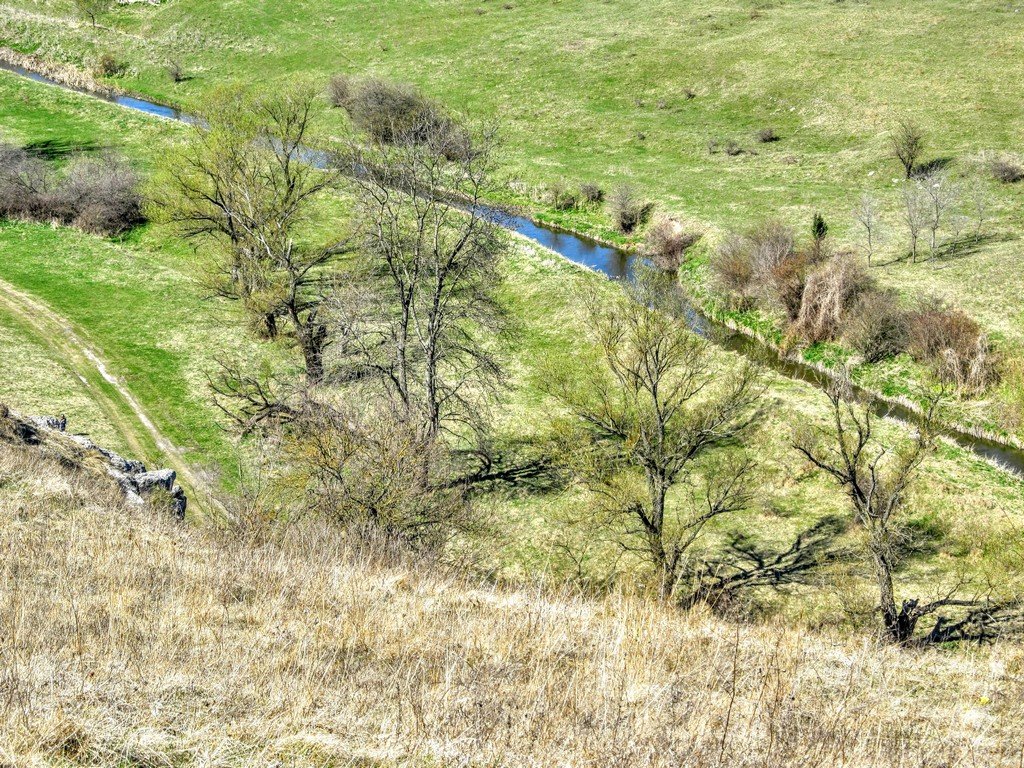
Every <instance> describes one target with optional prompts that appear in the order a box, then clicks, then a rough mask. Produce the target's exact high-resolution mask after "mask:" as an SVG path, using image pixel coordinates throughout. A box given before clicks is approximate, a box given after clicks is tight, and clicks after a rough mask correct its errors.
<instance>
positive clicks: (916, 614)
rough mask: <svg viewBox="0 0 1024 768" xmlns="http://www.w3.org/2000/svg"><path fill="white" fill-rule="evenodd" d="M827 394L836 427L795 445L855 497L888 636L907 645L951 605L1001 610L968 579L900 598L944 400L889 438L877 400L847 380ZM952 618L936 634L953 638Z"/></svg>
mask: <svg viewBox="0 0 1024 768" xmlns="http://www.w3.org/2000/svg"><path fill="white" fill-rule="evenodd" d="M827 396H828V400H829V405H830V411H831V423H830V425H829V426H828V427H806V428H801V429H798V430H796V432H795V436H794V443H793V446H794V448H795V449H796V450H797V451H799V452H800V454H802V455H803V456H804V457H805V458H806V459H807V460H808V461H809V462H811V463H812V464H813V465H814V466H816V467H818V468H819V469H821V470H823V471H825V472H827V473H828V474H829V475H831V476H832V477H833V478H834V479H835V481H836V482H837V483H838V484H839V485H840V487H841V488H842V489H843V491H844V493H845V494H846V497H847V499H848V501H849V503H850V508H851V511H852V512H853V521H854V522H855V523H856V524H857V525H858V526H860V527H861V528H862V529H863V531H864V535H865V546H866V550H867V554H868V556H869V558H870V561H871V565H872V569H873V571H874V575H875V581H876V584H877V588H878V607H879V611H880V613H881V616H882V629H883V633H884V635H885V638H886V639H887V640H889V641H890V642H893V643H898V644H905V643H907V642H909V641H910V640H911V639H912V638H913V637H914V632H915V629H916V628H917V625H918V622H919V621H920V620H921V619H922V618H924V617H925V616H929V615H934V614H937V613H939V612H940V611H942V610H943V609H947V608H955V609H967V614H968V615H971V616H976V615H977V614H978V612H979V611H984V610H988V611H989V613H990V614H992V615H993V616H994V615H996V614H1000V613H1001V612H1002V611H1003V606H997V604H996V603H995V602H993V601H992V600H991V599H990V598H989V596H988V595H987V594H985V595H981V594H977V593H976V594H971V595H969V596H967V597H965V596H964V595H963V590H964V588H965V587H966V586H967V585H966V584H965V582H964V581H963V580H958V582H957V584H956V585H955V586H954V587H953V588H952V589H948V590H946V591H945V592H943V593H942V596H941V597H938V598H936V599H934V600H931V601H928V602H922V601H921V600H919V599H917V598H902V599H900V598H899V597H898V595H897V590H896V586H895V579H896V574H897V568H898V565H899V549H900V546H899V544H900V541H901V540H902V538H903V525H904V521H905V519H906V517H907V515H908V512H909V509H908V503H907V501H908V492H909V490H910V488H911V486H912V485H913V484H914V482H915V481H916V480H917V479H918V476H919V474H920V468H921V464H922V462H923V461H924V460H925V458H927V457H928V456H929V455H931V454H932V452H933V451H934V449H935V418H936V410H937V407H938V403H939V399H938V398H937V397H932V398H930V399H929V400H928V402H927V403H926V406H925V409H924V411H923V413H922V415H921V416H920V418H919V420H918V423H917V425H916V427H915V429H914V431H913V433H912V435H911V436H910V437H909V438H908V439H905V440H903V441H902V442H897V443H890V444H885V443H883V442H882V441H881V440H880V439H879V436H878V434H877V429H876V426H877V425H876V423H875V418H874V416H873V414H872V412H871V407H870V405H866V404H861V403H859V402H858V401H857V399H856V396H855V394H854V392H853V389H852V385H851V383H850V381H849V379H848V378H845V377H844V378H841V379H840V380H838V381H836V382H835V383H834V384H833V386H831V387H830V388H829V389H828V391H827ZM985 591H986V592H987V590H985ZM961 618H966V616H965V617H961ZM949 621H950V619H949V617H947V616H939V618H938V619H937V621H936V625H935V630H933V632H932V634H933V635H934V636H936V637H939V636H942V638H943V639H949V635H946V634H945V633H944V631H943V628H944V627H947V626H948V622H949ZM968 623H969V622H968Z"/></svg>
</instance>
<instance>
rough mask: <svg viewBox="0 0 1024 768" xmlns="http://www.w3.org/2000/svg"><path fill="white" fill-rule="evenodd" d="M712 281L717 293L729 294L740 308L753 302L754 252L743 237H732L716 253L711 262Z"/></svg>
mask: <svg viewBox="0 0 1024 768" xmlns="http://www.w3.org/2000/svg"><path fill="white" fill-rule="evenodd" d="M710 267H711V276H712V281H713V283H714V285H715V288H716V290H717V291H719V292H721V293H725V294H727V295H728V296H729V297H730V298H731V299H733V301H734V303H735V304H736V305H738V307H739V308H741V309H745V308H747V307H749V306H750V304H751V303H752V302H753V296H752V294H751V292H750V288H751V285H752V283H753V279H754V275H755V272H756V270H755V269H754V252H753V250H752V249H751V248H750V244H749V242H748V241H747V239H746V238H744V237H743V236H742V235H730V236H729V238H728V239H727V240H726V241H725V242H724V243H723V244H722V245H721V246H720V247H719V248H718V250H717V251H715V253H714V255H713V256H712V258H711V262H710Z"/></svg>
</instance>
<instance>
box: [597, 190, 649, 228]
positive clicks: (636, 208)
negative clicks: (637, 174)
mask: <svg viewBox="0 0 1024 768" xmlns="http://www.w3.org/2000/svg"><path fill="white" fill-rule="evenodd" d="M652 207H653V206H652V205H651V204H650V203H647V202H644V201H643V200H641V199H640V197H639V196H638V195H637V193H636V190H635V189H633V187H632V186H630V185H629V184H620V185H619V186H617V187H615V189H613V190H612V193H611V195H610V196H609V198H608V213H609V214H610V215H611V217H612V222H613V223H614V225H615V228H616V229H618V230H619V231H620V232H622V233H624V234H627V235H628V234H629V233H630V232H632V231H633V230H635V229H636V228H637V227H639V226H640V225H641V224H643V223H644V222H645V221H646V220H647V217H648V216H650V213H651V209H652Z"/></svg>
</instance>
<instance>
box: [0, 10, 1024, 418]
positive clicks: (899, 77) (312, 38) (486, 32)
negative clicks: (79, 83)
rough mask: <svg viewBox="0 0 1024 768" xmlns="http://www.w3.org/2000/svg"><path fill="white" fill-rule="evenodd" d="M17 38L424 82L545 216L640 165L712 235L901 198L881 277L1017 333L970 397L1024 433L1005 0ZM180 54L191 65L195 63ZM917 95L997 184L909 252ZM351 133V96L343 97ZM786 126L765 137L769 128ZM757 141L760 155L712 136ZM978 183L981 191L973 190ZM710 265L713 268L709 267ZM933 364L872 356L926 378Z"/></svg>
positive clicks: (79, 52) (89, 53)
mask: <svg viewBox="0 0 1024 768" xmlns="http://www.w3.org/2000/svg"><path fill="white" fill-rule="evenodd" d="M2 7H3V8H4V9H5V10H6V11H7V15H6V17H5V18H4V19H0V44H6V45H8V46H11V47H13V48H15V49H16V50H19V51H23V52H31V53H35V54H37V55H40V56H43V57H45V58H49V59H54V60H59V61H63V62H67V63H70V64H72V65H74V66H76V67H79V68H82V69H86V70H89V69H91V68H92V67H93V66H94V64H95V63H96V61H97V60H98V59H99V57H100V56H101V55H103V54H107V53H109V54H112V55H113V56H114V57H115V58H116V59H117V60H118V61H119V62H120V63H121V64H123V65H124V72H123V74H121V75H118V76H115V77H112V78H108V80H109V82H111V83H113V84H115V85H118V86H120V87H123V88H127V89H129V90H132V91H138V92H141V93H143V94H146V95H148V96H151V97H153V98H155V99H158V100H162V101H168V102H172V103H175V104H180V105H183V106H185V107H189V106H195V105H197V104H199V103H201V102H202V101H203V99H204V98H205V97H206V96H208V95H209V94H210V93H211V92H212V91H213V90H214V89H215V88H216V87H218V86H219V85H221V84H223V83H224V82H227V81H232V80H236V81H243V82H252V81H253V80H254V79H258V80H259V82H261V83H264V84H268V85H272V86H273V85H276V86H280V87H286V86H287V83H289V82H291V81H294V80H295V79H297V78H298V79H314V80H319V81H321V82H324V81H326V78H327V77H328V76H329V75H330V74H332V73H335V72H345V73H349V74H354V75H357V76H364V75H380V76H384V77H388V78H393V79H398V80H407V81H412V82H415V83H417V84H418V85H420V86H421V87H422V88H423V89H424V90H425V91H427V92H428V93H429V94H430V95H432V96H434V97H437V98H439V99H441V100H443V101H445V102H446V103H448V104H451V105H453V106H454V107H456V108H457V109H460V110H463V111H465V112H466V113H468V114H470V115H473V116H476V117H478V118H486V119H494V120H497V121H499V122H500V123H501V124H502V126H503V135H504V139H505V151H504V158H503V172H504V174H505V175H506V176H507V177H508V180H509V181H510V187H509V191H508V196H509V198H510V199H512V200H515V201H517V202H521V203H525V204H526V205H528V206H529V207H530V208H531V209H533V210H534V212H535V213H537V214H538V215H539V216H540V217H542V218H548V219H551V220H554V221H557V222H559V223H562V224H565V225H568V226H570V227H574V228H579V229H584V230H587V231H590V232H593V233H596V234H599V235H602V236H605V237H609V238H612V239H621V238H620V237H619V236H617V235H616V234H615V233H614V232H612V231H611V229H610V222H609V219H608V217H607V216H606V215H605V214H604V213H603V211H601V210H600V208H589V209H586V210H582V211H571V212H558V211H554V210H553V209H551V208H550V207H549V202H548V199H547V196H546V190H548V189H549V188H550V187H551V186H552V185H555V184H557V183H559V182H562V181H564V182H567V183H568V184H569V185H578V184H579V183H582V182H596V183H599V184H601V185H602V186H604V187H605V188H606V189H607V188H609V187H610V186H612V185H613V184H616V183H620V182H623V181H628V182H631V183H633V184H634V185H636V187H637V188H638V189H640V190H641V191H642V193H643V194H644V195H646V196H648V197H649V198H650V199H652V200H655V201H657V203H658V205H659V208H660V210H662V211H664V212H668V213H672V214H674V215H678V216H681V217H683V218H685V219H689V220H694V221H698V222H700V223H701V225H702V226H704V227H705V228H707V229H708V230H709V237H708V242H709V243H710V244H712V245H713V244H714V243H716V242H717V241H718V240H719V238H720V237H721V236H722V234H723V232H724V231H725V230H727V229H730V228H742V227H745V226H748V225H750V224H751V223H753V222H755V221H758V220H760V219H762V218H765V217H769V216H778V217H781V218H782V219H784V220H785V221H787V222H788V223H790V224H792V225H794V226H796V227H797V228H798V229H799V230H800V231H804V230H805V229H806V228H807V226H808V222H809V220H810V216H811V214H812V212H814V211H820V212H822V213H823V214H824V215H825V216H826V218H827V219H828V220H829V222H830V223H831V226H832V232H833V234H834V236H836V237H837V239H838V241H839V242H841V243H842V244H843V245H844V246H850V247H856V246H858V245H859V242H860V236H859V233H858V232H857V231H856V229H855V225H854V222H853V217H852V209H853V207H854V205H855V201H856V200H857V199H858V197H859V196H860V195H861V193H862V192H865V191H871V192H873V193H874V194H876V195H877V196H878V197H879V199H880V200H881V203H882V207H883V221H884V231H883V233H882V235H883V238H884V240H883V243H884V244H883V249H882V251H883V252H882V254H881V257H880V259H879V261H880V262H891V263H889V264H888V265H887V266H885V267H884V268H879V269H876V270H874V272H875V273H876V274H877V276H878V277H879V279H880V280H881V282H883V283H884V284H886V285H889V286H892V287H894V288H896V289H897V290H899V291H900V292H901V293H902V294H903V295H904V296H905V297H907V298H908V299H910V298H913V297H918V296H922V295H928V294H935V295H939V296H943V297H945V298H947V299H950V300H951V301H953V303H954V304H957V305H959V306H962V307H963V308H964V309H966V310H967V311H968V312H969V313H970V314H971V315H972V316H974V317H976V318H977V319H978V320H979V321H980V322H981V323H982V325H983V327H984V328H985V330H986V331H988V332H989V333H990V334H991V336H992V338H993V339H994V341H995V343H996V345H997V348H998V350H999V351H1000V352H1001V354H1002V355H1003V358H1004V360H1005V361H1006V364H1005V365H1004V373H1006V375H1007V380H1006V383H1005V384H1004V385H1002V387H1001V388H999V389H996V390H994V391H993V392H992V393H991V394H990V396H988V397H987V398H985V399H984V400H983V401H981V402H980V403H977V404H976V406H975V407H970V408H966V409H964V410H963V411H962V412H961V413H958V414H957V417H958V418H959V419H961V420H963V421H965V422H967V423H970V424H973V425H977V426H981V427H984V428H987V429H992V430H994V431H997V432H998V431H1007V432H1009V433H1011V434H1014V435H1016V436H1018V437H1020V436H1021V435H1022V430H1024V403H1022V402H1021V398H1020V396H1019V392H1018V390H1019V388H1020V385H1021V381H1022V377H1024V374H1022V373H1021V371H1022V363H1021V361H1022V360H1024V331H1022V330H1021V329H1022V328H1024V323H1022V322H1021V320H1022V314H1021V313H1022V311H1024V310H1022V308H1021V306H1020V302H1019V296H1020V295H1021V294H1022V292H1024V282H1022V278H1021V273H1020V270H1018V269H1016V267H1015V265H1016V263H1017V261H1018V260H1019V259H1018V256H1019V253H1020V244H1019V240H1018V238H1019V233H1020V232H1021V231H1022V228H1024V204H1022V203H1024V185H1021V184H1017V185H1005V184H998V183H996V182H995V181H993V180H992V179H991V178H989V176H988V172H987V166H986V163H987V162H988V159H990V158H991V157H994V156H995V155H996V154H999V153H1004V152H1010V153H1014V152H1018V153H1019V152H1020V151H1022V146H1024V115H1022V111H1021V105H1020V100H1019V96H1018V94H1017V90H1016V88H1015V87H1014V85H1013V84H1014V83H1015V82H1016V81H1018V80H1019V79H1020V76H1021V75H1024V72H1022V70H1024V65H1022V64H1021V61H1024V55H1022V54H1024V50H1022V48H1024V43H1022V42H1021V41H1022V40H1024V17H1022V15H1021V14H1020V13H1017V12H1016V10H1017V9H1015V8H1014V7H1013V6H1012V5H1007V4H1005V3H1001V2H995V1H994V0H993V1H991V2H971V3H961V2H954V1H953V0H942V1H940V2H933V3H928V4H926V5H921V4H909V3H904V2H898V1H897V0H872V1H871V2H860V3H838V4H837V3H831V4H830V3H819V2H813V1H812V0H792V1H790V2H779V3H766V2H760V0H758V1H756V2H735V3H714V2H705V1H703V0H702V1H701V2H681V1H680V0H659V2H653V3H652V2H639V0H628V1H627V2H615V3H600V4H594V3H588V2H583V1H582V0H563V1H562V2H557V3H552V2H548V1H547V0H520V1H519V2H512V3H499V2H497V0H483V2H473V1H471V0H456V1H450V0H449V1H445V2H442V1H440V0H418V1H417V2H398V1H394V2H392V1H388V2H383V3H380V2H351V1H348V0H333V2H328V3H324V2H317V3H312V2H309V1H308V0H287V1H286V2H279V3H273V4H268V3H229V4H223V3H221V4H210V3H204V2H200V1H199V0H178V1H177V2H171V3H162V4H159V5H149V4H142V3H140V4H132V5H129V6H120V5H119V6H116V7H115V9H114V10H112V11H111V12H109V13H107V14H106V15H104V16H103V18H102V19H101V24H100V26H99V27H95V28H94V27H92V26H90V25H89V24H88V23H87V22H85V21H83V20H82V19H79V18H78V17H77V16H76V15H75V11H74V5H73V4H72V3H70V2H67V1H66V0H7V2H6V3H5V4H4V5H3V6H2ZM169 62H177V63H178V64H180V66H181V67H182V69H183V71H184V73H185V75H187V79H186V80H184V81H183V82H179V83H173V82H172V81H171V79H170V78H169V77H168V75H167V72H166V67H167V65H168V63H169ZM901 115H906V116H910V117H912V118H914V119H915V120H917V121H918V122H919V123H920V124H921V125H922V126H923V127H924V128H925V129H926V131H927V134H928V151H927V153H926V159H929V160H941V161H950V162H951V168H952V169H953V171H954V172H955V173H957V174H962V175H964V176H965V177H966V178H968V179H969V180H970V184H971V186H972V187H973V188H975V189H977V190H979V193H980V194H982V195H984V196H985V197H986V199H987V201H988V202H987V206H988V208H989V219H990V220H989V222H988V223H987V225H986V232H987V236H986V238H985V239H984V240H983V242H982V244H981V245H980V247H977V248H973V249H971V250H970V251H969V252H967V253H964V254H961V255H959V256H956V257H949V258H942V259H940V260H938V261H934V262H931V263H927V264H915V265H912V264H909V263H907V262H905V261H903V262H893V261H892V260H893V259H895V258H896V257H898V256H899V255H901V254H902V253H903V252H904V249H905V247H906V242H905V241H906V234H905V232H904V231H903V229H904V226H903V225H902V224H901V223H900V221H899V209H900V197H899V192H898V190H897V188H896V186H895V184H894V182H896V181H898V179H899V176H900V169H899V168H898V166H897V164H896V163H895V161H894V160H892V159H891V158H890V157H889V156H888V155H889V145H888V136H887V132H888V129H889V128H890V127H891V126H892V123H893V121H894V120H895V119H896V118H897V117H898V116H901ZM329 121H330V122H332V123H333V125H334V126H335V129H336V130H337V132H338V133H339V134H340V133H341V132H343V131H344V130H345V126H344V118H343V116H342V114H341V111H340V110H334V111H333V112H331V114H330V116H329ZM763 128H772V129H774V130H775V131H776V133H777V134H778V136H779V137H780V140H779V141H776V142H772V143H759V142H758V141H757V140H756V138H755V136H756V134H757V132H758V131H759V130H760V129H763ZM712 141H713V142H717V143H718V146H719V147H721V146H724V145H725V144H727V143H728V142H730V141H733V142H736V144H737V146H738V147H739V149H740V150H742V151H741V152H740V153H739V154H737V155H735V156H732V155H730V154H728V153H725V152H723V151H721V150H718V151H715V152H710V151H709V142H712ZM973 194H974V192H973V191H972V192H971V196H973ZM688 276H689V277H690V278H691V279H693V281H694V284H695V285H697V286H700V285H702V284H703V283H704V282H705V279H706V276H705V273H704V271H703V270H702V269H695V270H692V271H691V272H689V273H688ZM916 373H917V371H915V370H913V369H907V368H906V367H899V366H897V368H896V370H895V371H893V370H886V369H883V370H879V371H876V370H868V371H864V372H862V376H863V380H864V381H865V382H866V383H869V384H871V385H872V386H873V387H874V388H875V389H878V390H883V391H887V392H889V393H891V394H903V393H904V388H903V386H902V384H903V383H905V381H903V380H905V379H906V377H907V375H915V374H916Z"/></svg>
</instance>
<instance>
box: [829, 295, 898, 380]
mask: <svg viewBox="0 0 1024 768" xmlns="http://www.w3.org/2000/svg"><path fill="white" fill-rule="evenodd" d="M843 337H844V338H845V339H846V341H847V342H848V343H849V344H850V346H852V347H853V348H854V349H856V350H857V351H858V352H860V353H861V354H862V355H863V356H864V359H865V360H866V361H867V362H869V363H877V362H878V361H879V360H884V359H886V358H889V357H895V356H896V355H898V354H900V353H902V352H905V351H906V349H907V345H908V344H909V343H910V329H909V318H908V315H907V311H906V310H905V309H903V308H902V307H900V302H899V296H898V295H897V293H896V292H895V291H893V290H875V291H867V292H866V293H864V294H863V295H862V296H861V297H860V298H859V299H858V300H857V303H856V304H855V305H854V306H853V308H852V309H851V310H850V313H849V317H848V319H847V321H846V330H845V332H844V334H843Z"/></svg>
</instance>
